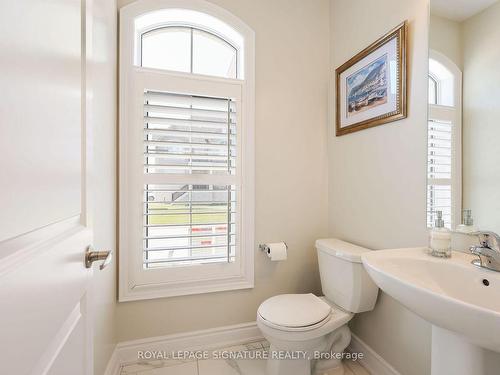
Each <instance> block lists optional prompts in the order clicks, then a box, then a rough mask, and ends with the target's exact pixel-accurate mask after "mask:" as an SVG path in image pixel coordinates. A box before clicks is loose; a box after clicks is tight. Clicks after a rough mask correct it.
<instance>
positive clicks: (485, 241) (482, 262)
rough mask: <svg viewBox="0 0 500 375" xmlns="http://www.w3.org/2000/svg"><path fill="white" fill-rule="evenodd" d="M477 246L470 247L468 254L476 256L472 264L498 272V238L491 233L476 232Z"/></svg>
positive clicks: (499, 263) (499, 253)
mask: <svg viewBox="0 0 500 375" xmlns="http://www.w3.org/2000/svg"><path fill="white" fill-rule="evenodd" d="M477 235H478V237H479V243H480V245H479V246H471V247H470V248H469V250H470V252H471V253H472V254H474V255H477V256H478V257H479V259H474V260H473V261H472V264H473V265H475V266H477V267H482V268H487V269H489V270H492V271H497V272H500V236H499V235H498V234H496V233H493V232H478V233H477Z"/></svg>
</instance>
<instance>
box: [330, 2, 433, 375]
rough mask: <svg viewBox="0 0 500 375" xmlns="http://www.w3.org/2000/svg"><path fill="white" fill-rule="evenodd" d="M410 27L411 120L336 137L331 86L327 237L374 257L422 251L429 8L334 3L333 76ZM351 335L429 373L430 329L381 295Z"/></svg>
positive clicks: (418, 372) (402, 365) (409, 368)
mask: <svg viewBox="0 0 500 375" xmlns="http://www.w3.org/2000/svg"><path fill="white" fill-rule="evenodd" d="M405 19H407V20H408V21H409V40H408V42H409V64H408V65H409V70H408V82H409V98H408V108H409V109H408V118H407V119H405V120H402V121H398V122H394V123H390V124H386V125H382V126H379V127H375V128H371V129H367V130H363V131H360V132H356V133H353V134H350V135H345V136H342V137H335V135H334V122H333V120H332V119H333V118H334V115H335V113H334V108H333V103H334V100H335V97H334V93H333V84H332V85H330V86H331V89H330V92H331V93H330V101H329V102H330V121H329V126H328V129H329V136H328V140H329V144H328V149H329V233H330V235H331V236H336V237H339V238H341V239H344V240H347V241H351V242H354V243H356V244H360V245H363V246H365V247H368V248H372V249H383V248H395V247H408V246H416V245H426V243H427V229H426V221H425V220H426V219H425V201H426V151H427V150H426V147H427V145H426V143H427V142H426V132H427V131H426V122H427V118H426V117H427V70H428V67H427V58H428V53H427V50H428V37H427V35H428V2H427V1H426V0H380V1H376V2H375V1H373V2H372V1H365V0H332V1H331V26H330V27H331V41H330V51H331V68H332V74H331V82H333V77H334V76H333V69H334V68H336V67H338V66H340V65H341V64H342V63H344V62H345V61H347V60H348V59H349V58H350V57H352V56H354V55H355V54H356V53H357V52H359V51H360V50H362V49H363V48H364V47H366V46H368V45H369V44H370V43H372V42H373V41H374V40H375V39H377V38H378V37H379V36H382V35H383V34H385V33H386V32H387V31H389V30H391V29H392V28H393V27H395V26H397V25H398V24H399V23H401V22H402V21H403V20H405ZM351 326H352V329H353V331H354V333H356V334H357V335H359V336H360V337H361V339H363V340H364V341H365V342H367V343H368V344H369V345H370V346H371V347H372V348H373V349H374V350H375V351H376V352H377V353H379V354H380V355H381V356H382V357H383V358H384V359H386V360H387V361H388V362H389V363H391V364H392V365H393V366H394V367H395V368H396V369H397V370H399V371H400V372H401V374H404V375H425V374H429V373H430V348H431V346H430V344H431V342H430V340H431V332H430V325H429V324H428V323H427V322H425V321H423V320H422V319H420V318H419V317H417V316H416V315H414V314H413V313H411V312H409V311H408V310H406V309H405V308H404V307H402V306H401V305H400V304H399V303H397V302H396V301H394V300H393V299H392V298H390V297H388V296H387V295H385V294H383V293H380V295H379V300H378V302H377V306H376V308H375V310H374V311H373V312H369V313H365V314H361V315H360V316H358V317H356V318H355V319H354V321H353V322H352V324H351Z"/></svg>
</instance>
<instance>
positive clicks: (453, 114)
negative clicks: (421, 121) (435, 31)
mask: <svg viewBox="0 0 500 375" xmlns="http://www.w3.org/2000/svg"><path fill="white" fill-rule="evenodd" d="M429 59H433V60H435V61H437V62H439V63H440V64H442V65H443V66H444V67H445V68H446V69H448V70H449V71H450V73H451V74H452V75H453V78H454V91H453V96H454V105H453V106H448V105H442V104H429V100H427V106H428V116H427V120H428V121H429V120H438V121H439V120H444V121H451V122H452V125H453V130H452V142H453V144H454V145H455V147H453V149H452V178H451V190H452V192H451V194H452V195H451V199H452V203H451V229H452V230H454V229H455V227H456V226H457V225H458V224H460V223H461V220H462V203H463V202H462V71H461V70H460V69H459V67H458V66H457V65H456V64H455V63H454V62H453V61H451V60H450V59H449V58H448V57H446V56H445V55H444V54H442V53H440V52H437V51H435V50H432V49H431V50H429ZM428 76H429V77H432V78H433V79H434V80H435V81H436V82H437V84H438V85H437V91H438V92H437V94H438V97H436V101H437V100H439V99H438V98H439V95H440V94H441V93H440V90H441V88H440V84H439V78H438V77H436V76H435V75H433V74H431V72H429V73H428ZM428 141H429V136H428V135H427V142H428ZM427 168H428V163H426V170H427ZM426 174H427V175H428V172H426ZM435 181H439V179H429V178H427V185H426V190H427V189H428V186H429V185H435V183H434V182H435ZM426 197H427V194H426ZM426 208H427V202H426ZM426 212H427V209H426ZM426 215H428V213H426ZM426 222H427V218H426Z"/></svg>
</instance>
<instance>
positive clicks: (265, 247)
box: [259, 241, 288, 254]
mask: <svg viewBox="0 0 500 375" xmlns="http://www.w3.org/2000/svg"><path fill="white" fill-rule="evenodd" d="M282 242H283V243H284V244H285V247H286V250H287V251H288V245H287V244H286V242H285V241H282ZM259 250H260V251H263V252H265V253H266V254H269V253H270V249H269V245H268V244H266V243H261V244H260V245H259Z"/></svg>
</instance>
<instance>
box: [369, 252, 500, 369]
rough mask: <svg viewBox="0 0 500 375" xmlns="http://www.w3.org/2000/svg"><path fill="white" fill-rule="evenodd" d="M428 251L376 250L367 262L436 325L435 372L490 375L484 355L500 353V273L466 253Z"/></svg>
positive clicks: (387, 288) (390, 289) (392, 291)
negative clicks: (480, 265) (474, 262)
mask: <svg viewBox="0 0 500 375" xmlns="http://www.w3.org/2000/svg"><path fill="white" fill-rule="evenodd" d="M426 251H427V249H425V248H410V249H391V250H380V251H372V252H369V253H365V254H363V255H362V261H363V264H364V266H365V268H366V270H367V271H368V273H369V274H370V276H371V277H372V279H373V280H374V282H375V283H376V284H377V285H378V287H379V288H380V289H382V290H383V291H384V292H385V293H387V294H388V295H390V296H392V297H393V298H394V299H396V300H398V301H399V302H400V303H401V304H403V305H404V306H406V307H407V308H408V309H409V310H411V311H413V312H415V313H416V314H417V315H419V316H421V317H422V318H423V319H425V320H427V321H428V322H430V323H431V324H432V374H433V375H444V374H453V375H480V374H485V373H486V371H485V370H484V368H483V367H484V358H485V357H486V356H491V355H490V353H489V351H494V352H500V272H494V271H489V270H485V269H480V268H478V267H476V266H474V265H472V264H471V261H472V260H473V259H475V258H476V257H475V256H473V255H469V254H466V253H461V252H453V253H452V257H451V258H449V259H441V258H434V257H431V256H430V255H428V254H427V252H426ZM491 354H492V353H491ZM499 358H500V355H499ZM498 374H500V368H498Z"/></svg>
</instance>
